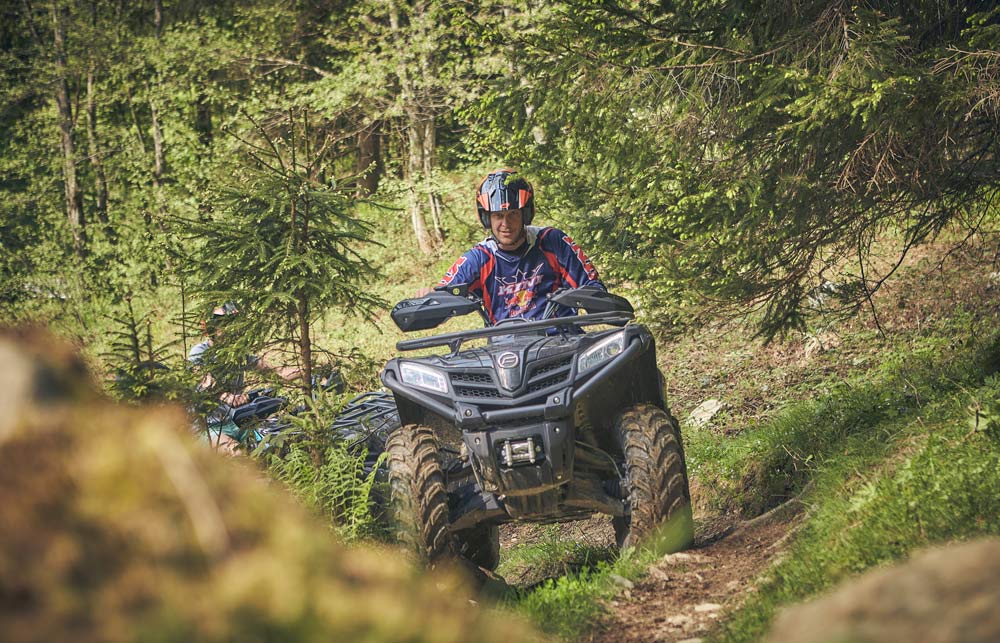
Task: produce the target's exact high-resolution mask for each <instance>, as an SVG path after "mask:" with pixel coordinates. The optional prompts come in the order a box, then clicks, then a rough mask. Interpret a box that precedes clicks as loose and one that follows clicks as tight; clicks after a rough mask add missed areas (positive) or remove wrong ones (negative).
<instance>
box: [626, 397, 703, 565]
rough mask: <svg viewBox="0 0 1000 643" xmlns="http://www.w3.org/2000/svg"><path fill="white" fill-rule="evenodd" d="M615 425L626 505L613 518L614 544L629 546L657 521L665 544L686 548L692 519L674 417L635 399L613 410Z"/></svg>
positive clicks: (678, 430) (665, 545)
mask: <svg viewBox="0 0 1000 643" xmlns="http://www.w3.org/2000/svg"><path fill="white" fill-rule="evenodd" d="M615 431H616V433H617V435H618V439H619V444H620V445H621V449H622V453H624V455H625V479H626V482H627V488H626V489H625V491H627V493H628V497H627V500H626V502H627V503H628V506H629V509H630V514H629V515H627V516H624V517H620V518H618V517H616V518H614V520H613V524H614V527H615V537H616V540H617V541H618V546H619V547H633V546H635V545H637V544H638V543H639V541H640V540H642V539H643V538H645V537H646V536H648V535H650V534H651V533H653V532H654V531H656V530H657V528H661V526H662V529H663V530H664V532H663V536H664V539H665V540H664V543H663V544H664V548H665V549H667V550H670V551H678V550H681V549H685V548H687V547H688V546H690V544H691V541H692V540H693V539H694V524H693V521H692V518H691V492H690V491H689V489H688V478H687V466H686V464H685V462H684V450H683V448H682V446H681V433H680V427H679V426H678V424H677V420H676V419H674V417H673V416H672V415H670V414H669V413H667V412H666V411H664V410H663V409H660V408H658V407H655V406H651V405H648V404H639V405H636V406H633V407H631V408H629V409H626V410H625V411H623V412H622V413H621V415H619V416H618V418H617V419H616V420H615ZM663 553H668V552H666V551H665V552H663Z"/></svg>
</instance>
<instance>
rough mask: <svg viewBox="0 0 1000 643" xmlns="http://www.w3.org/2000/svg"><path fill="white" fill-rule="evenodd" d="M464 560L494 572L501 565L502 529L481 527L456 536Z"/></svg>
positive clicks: (492, 526) (494, 526) (493, 526)
mask: <svg viewBox="0 0 1000 643" xmlns="http://www.w3.org/2000/svg"><path fill="white" fill-rule="evenodd" d="M455 539H456V540H457V541H458V551H459V553H460V554H461V556H462V558H466V559H468V560H470V561H472V562H473V563H474V564H475V565H476V566H477V567H482V568H483V569H488V570H489V571H493V570H495V569H496V568H497V565H499V564H500V528H499V527H497V526H496V525H479V526H476V527H473V528H471V529H463V530H462V531H460V532H458V533H456V534H455Z"/></svg>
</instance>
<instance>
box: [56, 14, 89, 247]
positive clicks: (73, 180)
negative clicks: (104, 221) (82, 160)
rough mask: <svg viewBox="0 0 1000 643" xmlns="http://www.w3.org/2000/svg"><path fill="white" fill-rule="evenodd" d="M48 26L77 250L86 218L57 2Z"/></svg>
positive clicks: (82, 244) (81, 244)
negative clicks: (53, 55) (55, 69)
mask: <svg viewBox="0 0 1000 643" xmlns="http://www.w3.org/2000/svg"><path fill="white" fill-rule="evenodd" d="M52 27H53V34H54V39H55V40H54V43H55V55H56V68H57V69H58V70H59V71H58V78H57V79H56V83H55V94H56V106H57V107H58V112H59V131H60V134H61V146H62V156H63V194H64V196H65V199H66V218H67V220H68V221H69V227H70V230H71V231H72V232H73V245H74V247H75V249H76V252H77V253H78V254H81V255H82V254H84V253H85V251H86V250H85V245H86V230H85V228H86V221H85V220H84V214H83V192H82V191H81V190H80V185H79V183H78V182H77V177H76V149H75V147H74V145H73V107H72V105H71V104H70V95H69V78H68V74H69V70H68V65H67V62H66V32H65V27H64V26H63V22H62V17H61V16H60V10H59V7H58V3H57V2H53V3H52Z"/></svg>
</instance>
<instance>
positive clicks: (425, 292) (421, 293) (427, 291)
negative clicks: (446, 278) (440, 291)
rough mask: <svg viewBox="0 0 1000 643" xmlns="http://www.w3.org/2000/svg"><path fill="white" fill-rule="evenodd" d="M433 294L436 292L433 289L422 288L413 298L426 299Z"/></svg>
mask: <svg viewBox="0 0 1000 643" xmlns="http://www.w3.org/2000/svg"><path fill="white" fill-rule="evenodd" d="M432 292H434V289H433V288H430V287H424V288H420V289H418V290H417V293H416V294H415V295H413V297H414V298H416V297H426V296H427V295H429V294H431V293H432Z"/></svg>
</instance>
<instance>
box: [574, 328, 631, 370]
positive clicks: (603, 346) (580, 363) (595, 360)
mask: <svg viewBox="0 0 1000 643" xmlns="http://www.w3.org/2000/svg"><path fill="white" fill-rule="evenodd" d="M623 350H625V331H620V332H617V333H615V334H614V335H612V336H611V337H608V338H606V339H602V340H601V341H599V342H598V343H596V344H594V345H593V346H591V347H590V348H588V349H587V350H585V351H584V352H583V353H581V354H580V357H578V358H577V360H576V372H577V373H585V372H586V371H589V370H591V369H593V368H597V367H598V366H600V365H601V364H604V363H605V362H608V361H610V360H611V359H612V358H613V357H615V356H616V355H620V354H621V352H622V351H623Z"/></svg>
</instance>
